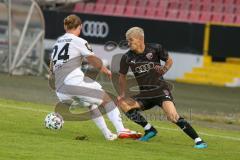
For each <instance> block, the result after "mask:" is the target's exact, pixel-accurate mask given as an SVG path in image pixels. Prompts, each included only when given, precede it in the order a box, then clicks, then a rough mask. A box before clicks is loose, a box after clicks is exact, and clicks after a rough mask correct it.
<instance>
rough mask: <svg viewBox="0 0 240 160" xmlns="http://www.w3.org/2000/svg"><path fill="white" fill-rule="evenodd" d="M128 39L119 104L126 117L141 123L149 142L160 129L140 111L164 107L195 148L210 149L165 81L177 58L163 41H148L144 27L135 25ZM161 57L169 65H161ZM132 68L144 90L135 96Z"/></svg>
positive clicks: (123, 58)
mask: <svg viewBox="0 0 240 160" xmlns="http://www.w3.org/2000/svg"><path fill="white" fill-rule="evenodd" d="M126 39H127V41H128V45H129V47H130V50H129V51H128V52H127V53H125V54H124V55H123V56H122V58H121V61H120V71H119V73H120V76H119V92H120V95H119V96H118V104H119V106H120V107H121V109H122V110H123V111H124V113H125V114H126V116H127V117H128V118H129V119H131V120H132V121H134V122H135V123H137V124H139V125H141V126H142V127H143V128H144V130H145V135H144V136H143V137H141V138H139V140H140V141H148V140H149V139H151V138H152V137H154V136H156V134H157V130H156V129H155V128H154V127H153V126H152V125H151V124H150V123H148V122H147V120H146V119H145V118H144V117H143V116H142V115H141V113H140V111H144V110H148V109H150V108H153V107H154V106H156V105H158V106H160V107H161V108H162V109H163V111H164V112H165V114H166V116H167V118H168V120H169V121H171V122H172V123H174V124H176V125H177V126H179V127H180V128H181V129H182V130H183V131H184V133H186V134H187V135H188V136H189V137H191V138H192V139H193V140H194V142H195V145H194V148H199V149H201V148H207V144H206V143H205V142H204V141H203V140H202V139H201V138H200V137H199V135H198V134H197V133H196V131H195V130H194V129H193V128H192V126H191V125H190V124H189V123H188V122H187V121H186V120H185V119H184V118H183V117H181V116H179V114H178V113H177V111H176V108H175V105H174V102H173V97H172V94H171V91H170V90H171V89H170V87H169V85H168V83H167V82H166V81H165V80H163V75H164V74H165V73H166V72H167V71H168V70H169V69H170V68H171V66H172V64H173V59H172V58H171V56H170V55H169V54H168V52H167V51H166V50H165V49H164V48H163V47H162V46H161V45H160V44H147V43H145V42H144V31H143V29H142V28H140V27H132V28H130V29H129V30H128V31H127V32H126ZM160 60H162V61H164V62H165V64H164V65H161V63H160ZM129 68H130V69H131V70H132V72H133V74H134V77H135V79H136V81H137V84H138V87H139V90H140V93H139V94H137V95H134V96H131V97H128V96H127V95H126V91H125V90H126V88H127V80H126V78H127V73H128V70H129Z"/></svg>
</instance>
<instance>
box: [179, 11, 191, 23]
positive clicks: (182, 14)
mask: <svg viewBox="0 0 240 160" xmlns="http://www.w3.org/2000/svg"><path fill="white" fill-rule="evenodd" d="M179 20H182V21H188V20H189V11H188V10H181V11H180V12H179Z"/></svg>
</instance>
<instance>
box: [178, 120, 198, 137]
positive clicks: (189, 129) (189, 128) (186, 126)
mask: <svg viewBox="0 0 240 160" xmlns="http://www.w3.org/2000/svg"><path fill="white" fill-rule="evenodd" d="M176 125H178V126H179V127H180V128H181V129H182V130H183V131H184V132H185V133H186V134H187V135H188V136H189V137H191V138H192V139H193V140H195V139H196V138H198V137H199V136H198V134H197V132H196V131H195V130H194V129H193V128H192V126H191V125H190V124H189V123H188V122H187V121H186V120H185V119H184V118H182V117H180V118H179V119H178V121H177V123H176Z"/></svg>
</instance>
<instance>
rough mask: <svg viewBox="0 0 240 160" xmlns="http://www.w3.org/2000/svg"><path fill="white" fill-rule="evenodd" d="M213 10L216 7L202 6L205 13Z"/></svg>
mask: <svg viewBox="0 0 240 160" xmlns="http://www.w3.org/2000/svg"><path fill="white" fill-rule="evenodd" d="M213 8H214V7H213V5H212V4H201V5H200V11H204V12H212V11H213Z"/></svg>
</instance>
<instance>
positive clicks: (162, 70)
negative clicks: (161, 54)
mask: <svg viewBox="0 0 240 160" xmlns="http://www.w3.org/2000/svg"><path fill="white" fill-rule="evenodd" d="M154 69H155V70H156V71H157V73H159V75H161V76H162V75H164V74H165V73H166V72H167V71H168V69H167V67H165V66H160V65H155V66H154Z"/></svg>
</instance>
